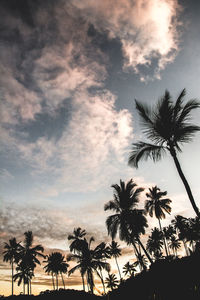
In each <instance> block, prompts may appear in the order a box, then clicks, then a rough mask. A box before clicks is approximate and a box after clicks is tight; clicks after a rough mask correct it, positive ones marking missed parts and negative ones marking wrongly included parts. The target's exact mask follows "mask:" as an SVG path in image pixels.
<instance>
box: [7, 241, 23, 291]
mask: <svg viewBox="0 0 200 300" xmlns="http://www.w3.org/2000/svg"><path fill="white" fill-rule="evenodd" d="M20 247H21V245H20V243H17V241H16V238H15V237H14V238H12V239H10V240H9V243H4V249H5V251H3V254H4V257H3V261H6V262H10V264H11V270H12V290H11V291H12V296H13V293H14V282H13V281H14V279H13V276H14V263H15V262H18V260H19V251H20Z"/></svg>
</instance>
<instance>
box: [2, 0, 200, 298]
mask: <svg viewBox="0 0 200 300" xmlns="http://www.w3.org/2000/svg"><path fill="white" fill-rule="evenodd" d="M199 12H200V3H199V2H198V1H195V0H190V1H189V0H182V1H181V0H179V1H177V0H117V1H116V0H96V1H94V0H93V1H92V0H84V1H83V0H68V1H66V0H65V1H64V0H46V1H42V0H21V1H17V0H1V1H0V70H1V77H0V137H1V138H0V237H1V240H0V249H1V253H2V248H3V245H4V242H5V241H8V240H9V239H10V238H11V237H13V236H15V237H16V238H17V239H18V240H23V233H24V232H25V231H27V230H32V231H33V234H34V237H35V242H36V243H40V244H42V245H43V246H44V248H45V253H50V252H51V251H54V250H55V249H57V250H59V251H62V253H63V254H64V255H66V254H67V253H68V251H69V243H68V240H67V236H68V234H70V233H72V231H73V229H74V228H75V227H81V228H83V229H85V230H86V231H87V232H88V236H94V237H95V243H96V244H97V243H99V242H102V241H106V242H110V238H109V237H108V236H107V231H106V227H105V220H106V217H107V216H108V215H109V213H106V212H104V209H103V208H104V204H105V203H106V202H108V201H109V200H111V199H112V197H113V189H112V188H111V185H112V184H115V183H119V181H120V179H122V180H123V181H127V180H129V179H130V178H133V180H134V181H135V182H136V183H137V184H138V186H142V187H144V188H146V189H148V188H149V187H152V186H153V185H158V187H160V188H161V190H167V191H168V196H169V198H170V199H172V213H171V216H170V217H169V218H167V219H166V220H165V221H164V222H163V224H167V223H168V222H169V221H170V218H173V216H174V215H176V214H182V215H184V216H191V217H192V216H194V213H193V210H192V208H191V205H190V203H189V201H188V199H187V195H186V193H185V190H184V187H183V185H182V182H181V181H180V178H179V177H178V175H177V172H176V169H175V167H174V165H173V161H172V159H171V158H170V157H165V159H164V160H162V161H161V162H159V163H157V164H154V163H153V162H152V161H148V162H145V163H141V164H140V165H139V168H138V169H133V168H131V167H129V166H128V163H127V161H128V156H129V153H130V150H131V144H132V143H133V142H136V141H137V140H138V139H141V138H142V131H141V128H140V123H139V118H138V115H137V112H136V110H135V104H134V99H138V100H140V101H141V102H145V103H148V104H149V105H154V104H155V103H156V102H157V100H158V99H159V98H160V97H161V96H162V95H163V94H164V92H165V90H166V89H168V90H169V91H170V93H171V95H172V96H173V98H174V99H176V98H177V96H178V95H179V94H180V92H181V91H182V89H183V88H186V91H187V95H186V100H189V99H191V98H197V99H199V97H200V85H199V78H200V57H199V49H200V40H199V26H200V19H199ZM199 118H200V111H196V112H194V113H193V121H194V123H196V124H199ZM199 137H200V136H199V134H196V136H195V139H194V141H193V142H192V143H190V144H188V145H184V147H183V152H182V153H181V154H180V155H179V159H180V162H181V165H182V167H183V171H184V173H185V175H186V177H187V179H188V181H189V183H190V185H191V188H192V191H193V194H194V197H195V199H196V203H197V205H198V206H200V201H199V200H198V196H197V195H198V193H199V190H200V189H199V178H198V166H199V163H200V158H199V152H198V149H199V146H200V139H199ZM145 191H147V190H145ZM143 204H144V197H143V198H142V200H141V203H140V207H142V206H143ZM153 226H157V223H156V220H154V219H149V228H148V230H147V233H148V232H149V231H150V230H151V228H152V227H153ZM95 243H94V245H95ZM120 243H121V242H120ZM121 247H122V248H123V254H124V255H123V256H122V257H121V258H120V259H119V262H120V265H121V267H122V266H123V264H124V263H125V262H127V261H128V260H130V259H133V250H132V249H131V248H128V247H126V245H124V244H123V243H121ZM112 268H113V272H115V271H116V268H115V265H114V264H113V265H112ZM0 271H1V272H0V291H1V292H0V294H4V295H8V294H10V267H9V265H7V264H5V263H3V262H2V258H1V260H0ZM66 281H67V282H68V284H69V286H70V287H75V288H79V287H80V278H79V274H78V273H77V274H75V275H74V276H73V277H71V278H67V280H66ZM50 284H51V282H50V279H49V278H48V277H44V276H43V271H42V268H40V269H38V271H37V274H36V278H35V283H33V292H34V293H38V292H40V291H41V290H44V289H46V288H50ZM20 291H21V287H20V288H16V292H20Z"/></svg>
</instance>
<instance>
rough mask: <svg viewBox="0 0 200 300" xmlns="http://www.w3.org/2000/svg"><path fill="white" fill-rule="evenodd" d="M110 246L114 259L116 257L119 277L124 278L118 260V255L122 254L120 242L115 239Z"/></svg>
mask: <svg viewBox="0 0 200 300" xmlns="http://www.w3.org/2000/svg"><path fill="white" fill-rule="evenodd" d="M109 248H110V255H111V257H114V259H115V262H116V265H117V269H118V273H119V278H120V280H122V276H121V272H120V268H119V265H118V262H117V257H119V256H121V249H120V248H119V245H118V243H117V242H115V241H113V240H112V242H111V243H110V245H109Z"/></svg>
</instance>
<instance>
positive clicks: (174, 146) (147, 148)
mask: <svg viewBox="0 0 200 300" xmlns="http://www.w3.org/2000/svg"><path fill="white" fill-rule="evenodd" d="M185 94H186V91H185V89H183V90H182V92H181V93H180V95H179V97H178V98H177V100H176V102H175V103H173V101H172V99H171V95H170V93H169V92H168V91H165V94H164V96H163V97H162V98H161V99H160V101H158V103H157V105H156V106H155V108H154V109H151V108H150V107H149V106H147V105H145V104H141V103H139V102H138V101H137V100H136V101H135V102H136V109H137V110H138V112H139V115H140V117H141V121H142V127H143V132H144V134H145V135H146V137H147V138H148V139H149V140H150V141H151V142H150V143H148V142H143V141H139V142H136V143H133V148H132V152H131V154H130V157H129V164H130V165H131V166H133V167H136V168H137V167H138V163H139V161H140V160H142V159H144V160H147V159H148V158H151V159H153V161H158V160H160V159H161V158H162V156H163V154H165V153H166V152H170V154H171V155H172V157H173V159H174V163H175V165H176V168H177V171H178V173H179V176H180V177H181V180H182V181H183V184H184V186H185V189H186V191H187V194H188V197H189V199H190V202H191V204H192V206H193V209H194V210H195V212H196V214H197V215H199V210H198V208H197V206H196V204H195V201H194V198H193V195H192V192H191V189H190V186H189V184H188V182H187V180H186V178H185V176H184V174H183V172H182V169H181V166H180V163H179V161H178V159H177V152H181V145H182V144H183V143H188V142H190V141H191V140H192V138H193V136H194V134H195V133H196V132H197V131H199V130H200V127H199V126H196V125H194V124H192V123H191V122H190V114H191V112H192V111H193V110H194V109H196V108H199V107H200V103H199V102H198V101H196V100H194V99H193V100H190V101H188V102H187V103H186V104H184V103H183V100H184V96H185Z"/></svg>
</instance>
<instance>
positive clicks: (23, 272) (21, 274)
mask: <svg viewBox="0 0 200 300" xmlns="http://www.w3.org/2000/svg"><path fill="white" fill-rule="evenodd" d="M16 271H17V273H16V274H15V275H14V276H13V278H14V281H16V280H18V286H20V285H21V283H22V282H23V293H24V295H25V285H26V284H27V293H28V294H29V282H30V281H31V279H32V277H33V276H34V273H33V268H32V266H30V265H28V264H27V263H26V262H25V261H23V260H22V261H20V263H19V264H18V265H17V267H16Z"/></svg>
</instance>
